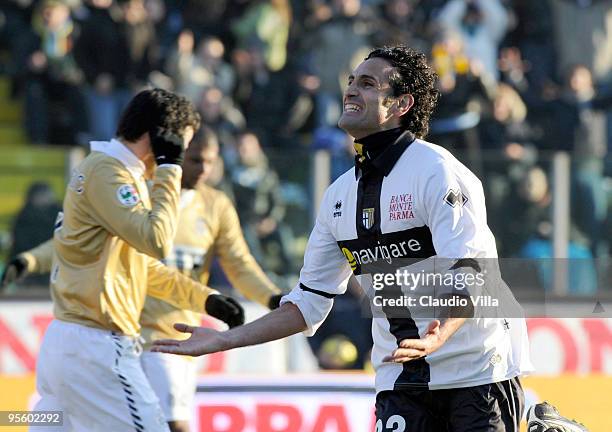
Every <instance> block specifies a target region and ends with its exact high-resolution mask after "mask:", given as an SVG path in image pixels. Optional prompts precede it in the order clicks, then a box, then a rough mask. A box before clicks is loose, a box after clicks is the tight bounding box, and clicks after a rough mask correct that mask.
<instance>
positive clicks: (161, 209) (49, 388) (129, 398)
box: [35, 89, 243, 432]
mask: <svg viewBox="0 0 612 432" xmlns="http://www.w3.org/2000/svg"><path fill="white" fill-rule="evenodd" d="M198 127H199V116H198V114H197V113H196V112H195V110H194V108H193V106H192V105H191V104H190V103H189V102H188V101H187V100H186V99H184V98H182V97H180V96H177V95H175V94H172V93H170V92H167V91H164V90H159V89H154V90H145V91H142V92H140V93H139V94H138V95H136V96H135V97H134V98H133V99H132V101H131V102H130V103H129V105H128V107H127V108H126V110H125V111H124V113H123V115H122V118H121V120H120V123H119V126H118V130H117V137H116V138H115V139H112V140H111V141H109V142H92V143H91V150H92V152H91V154H90V155H89V156H87V157H86V158H85V160H84V161H83V162H82V163H81V164H80V165H79V166H78V167H77V168H76V170H75V172H74V173H73V175H72V178H71V180H70V183H69V185H68V188H67V190H66V196H65V198H64V204H63V213H60V215H59V216H58V219H57V222H56V226H55V231H54V238H53V262H52V266H51V296H52V299H53V303H54V316H55V320H54V321H53V322H51V324H50V325H49V327H48V328H47V331H46V332H45V336H44V338H43V342H42V345H41V349H40V353H39V356H38V363H37V371H36V374H37V377H36V379H37V383H36V385H37V390H38V392H39V394H40V395H41V400H40V401H39V402H38V403H37V405H36V408H35V409H36V410H38V411H42V410H61V411H63V413H64V424H63V427H62V428H61V429H60V430H68V431H92V432H93V431H105V432H106V431H127V430H136V431H144V430H146V431H167V430H168V426H167V423H166V422H165V418H164V415H163V412H162V409H161V406H160V404H159V401H158V398H157V397H156V395H155V393H154V392H153V390H152V388H151V385H150V384H149V381H148V380H147V378H146V376H145V374H144V372H143V368H142V365H141V363H140V353H141V349H142V348H141V345H140V342H139V333H140V324H139V320H140V313H141V310H142V308H143V306H144V303H145V297H146V295H151V296H154V297H158V298H161V299H164V300H167V301H169V302H172V303H173V304H174V305H175V306H176V307H178V308H181V309H192V310H195V311H204V310H205V309H206V310H208V311H209V312H211V314H212V315H215V316H219V317H222V318H223V319H225V320H226V321H227V322H229V323H230V324H231V325H234V324H240V323H241V322H242V320H243V318H242V319H241V317H243V315H242V314H243V312H242V309H241V308H240V306H239V305H238V304H237V303H235V302H232V301H228V300H227V298H226V297H225V296H221V295H220V294H219V293H218V292H216V291H214V290H212V289H210V288H208V287H206V286H204V285H202V284H200V283H197V282H195V281H193V280H192V279H190V278H188V277H186V276H184V275H182V274H181V273H180V272H178V271H176V270H174V269H170V268H168V267H167V266H164V265H163V264H162V263H161V261H160V259H162V258H164V257H165V256H166V255H168V254H169V252H170V250H171V245H172V240H173V238H174V236H175V234H176V227H177V221H178V208H179V200H180V182H181V174H182V168H181V166H180V165H181V163H182V159H183V155H184V151H185V147H186V146H187V144H188V143H189V142H190V141H191V138H192V137H193V134H194V132H195V131H196V130H197V129H198ZM149 172H150V173H154V177H153V179H152V184H151V185H148V184H147V180H148V179H147V178H146V174H147V173H149ZM211 294H215V295H211ZM213 306H214V307H213Z"/></svg>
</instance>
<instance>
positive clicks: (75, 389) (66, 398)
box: [34, 320, 169, 432]
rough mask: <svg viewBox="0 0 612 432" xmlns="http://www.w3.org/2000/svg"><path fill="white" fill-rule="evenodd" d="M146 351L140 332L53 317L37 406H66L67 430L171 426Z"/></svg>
mask: <svg viewBox="0 0 612 432" xmlns="http://www.w3.org/2000/svg"><path fill="white" fill-rule="evenodd" d="M140 351H141V349H140V344H139V343H138V341H137V340H135V338H131V337H127V336H121V335H118V334H115V333H113V332H110V331H106V330H100V329H95V328H91V327H86V326H83V325H79V324H73V323H67V322H64V321H59V320H54V321H52V322H51V324H50V325H49V327H48V328H47V331H46V332H45V336H44V338H43V342H42V345H41V348H40V353H39V356H38V361H37V365H36V389H37V390H38V393H39V395H40V396H41V399H40V401H39V402H38V403H37V404H36V407H35V408H34V409H35V410H36V411H50V410H59V411H63V412H64V415H63V419H64V426H63V428H60V429H59V430H62V431H77V432H81V431H87V432H110V431H136V432H144V431H147V432H149V431H154V432H168V430H169V429H168V424H167V423H166V421H165V418H164V415H163V412H162V410H161V408H160V405H159V401H158V399H157V396H155V393H154V392H153V390H152V389H151V386H150V384H149V382H148V381H147V378H146V376H145V374H144V372H143V370H142V366H141V364H140ZM36 430H38V428H36Z"/></svg>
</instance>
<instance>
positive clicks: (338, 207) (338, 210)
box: [334, 201, 342, 218]
mask: <svg viewBox="0 0 612 432" xmlns="http://www.w3.org/2000/svg"><path fill="white" fill-rule="evenodd" d="M340 216H342V201H336V204H335V205H334V217H335V218H337V217H340Z"/></svg>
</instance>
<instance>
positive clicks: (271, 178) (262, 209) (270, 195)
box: [231, 132, 293, 274]
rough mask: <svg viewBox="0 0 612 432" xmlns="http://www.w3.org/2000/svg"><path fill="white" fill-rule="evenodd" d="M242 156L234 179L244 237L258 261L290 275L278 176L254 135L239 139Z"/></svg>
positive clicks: (286, 236) (289, 260) (243, 136)
mask: <svg viewBox="0 0 612 432" xmlns="http://www.w3.org/2000/svg"><path fill="white" fill-rule="evenodd" d="M238 156H239V159H238V164H237V165H236V166H234V167H233V168H232V173H231V178H232V185H233V190H234V197H235V198H236V208H237V209H238V214H239V216H240V223H241V225H242V228H243V231H244V236H245V238H246V240H247V243H248V245H249V248H250V249H251V252H252V253H253V256H254V257H255V258H256V259H257V261H258V262H260V263H263V262H266V263H268V265H267V266H265V265H264V268H269V269H271V270H273V271H274V272H275V273H277V274H286V273H287V272H290V271H291V269H292V267H293V266H292V262H291V258H290V255H289V244H290V243H289V242H288V240H289V239H288V236H289V233H288V232H287V227H285V226H284V225H283V223H282V221H283V218H284V216H285V204H284V202H283V200H282V197H281V190H280V182H279V179H278V176H277V174H276V172H275V171H274V170H273V169H272V167H270V165H269V163H268V158H267V157H266V155H265V154H264V152H263V150H262V148H261V145H260V144H259V139H258V138H257V136H256V135H255V134H253V133H252V132H243V133H241V134H240V135H239V136H238ZM266 252H267V253H266Z"/></svg>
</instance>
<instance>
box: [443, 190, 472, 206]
mask: <svg viewBox="0 0 612 432" xmlns="http://www.w3.org/2000/svg"><path fill="white" fill-rule="evenodd" d="M443 201H444V202H445V203H446V204H448V205H449V206H451V207H452V208H455V207H457V206H460V207H463V206H464V205H465V203H466V202H468V197H466V196H465V194H464V193H463V192H461V189H451V190H449V191H448V192H446V195H444V198H443Z"/></svg>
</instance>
